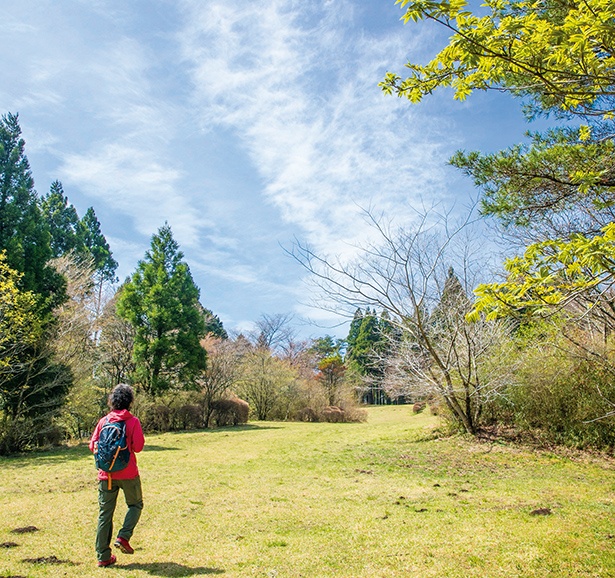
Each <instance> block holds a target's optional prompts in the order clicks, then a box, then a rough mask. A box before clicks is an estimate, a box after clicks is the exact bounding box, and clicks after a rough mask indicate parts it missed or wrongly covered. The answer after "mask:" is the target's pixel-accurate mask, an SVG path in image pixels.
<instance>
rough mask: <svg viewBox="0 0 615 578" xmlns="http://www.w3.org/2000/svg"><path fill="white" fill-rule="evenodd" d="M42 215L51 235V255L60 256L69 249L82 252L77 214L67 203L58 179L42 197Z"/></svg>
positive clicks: (81, 237)
mask: <svg viewBox="0 0 615 578" xmlns="http://www.w3.org/2000/svg"><path fill="white" fill-rule="evenodd" d="M41 205H42V210H43V215H44V217H45V219H46V221H47V225H48V227H49V232H50V235H51V256H52V257H60V256H62V255H64V254H65V253H68V252H69V251H74V252H75V253H77V254H80V253H83V251H84V248H85V247H84V244H83V235H82V234H81V227H80V224H79V215H78V214H77V210H76V209H75V207H74V206H73V205H70V204H69V203H68V197H66V196H65V195H64V189H63V188H62V183H61V182H60V181H54V182H53V183H52V184H51V188H50V190H49V194H48V195H47V196H46V197H43V199H42V203H41Z"/></svg>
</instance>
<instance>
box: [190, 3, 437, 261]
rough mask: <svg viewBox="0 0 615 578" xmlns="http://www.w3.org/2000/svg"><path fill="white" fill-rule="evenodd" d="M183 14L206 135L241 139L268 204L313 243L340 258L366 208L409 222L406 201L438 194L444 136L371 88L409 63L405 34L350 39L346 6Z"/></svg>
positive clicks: (223, 8)
mask: <svg viewBox="0 0 615 578" xmlns="http://www.w3.org/2000/svg"><path fill="white" fill-rule="evenodd" d="M183 6H184V8H185V10H186V11H187V13H188V14H189V18H187V21H188V22H189V23H188V24H187V29H186V30H184V31H182V38H183V47H184V55H185V58H186V60H187V61H188V62H189V63H190V64H191V66H192V69H193V82H194V87H195V100H196V102H197V104H198V106H199V110H200V111H201V117H202V121H203V124H204V125H206V126H207V125H212V124H223V125H225V126H227V127H231V128H232V129H233V130H234V131H235V132H236V134H237V135H238V136H239V137H240V138H241V139H242V142H243V144H244V146H245V148H246V149H247V150H248V151H249V154H250V157H251V159H252V161H253V163H254V165H255V166H256V167H257V169H258V171H259V172H260V174H261V175H262V176H263V178H264V180H265V189H264V192H263V194H264V195H265V197H266V198H267V199H268V200H269V201H270V202H271V203H273V204H274V205H275V206H276V207H277V208H278V209H279V211H280V212H281V215H282V216H283V218H284V220H285V221H286V222H287V223H291V224H293V225H295V226H296V227H298V228H299V229H300V230H301V231H303V234H304V235H306V236H307V238H308V240H309V242H310V243H313V244H314V245H315V246H316V247H317V248H323V247H326V248H328V249H331V248H332V247H336V248H338V249H339V250H340V251H347V250H348V246H349V245H348V244H347V243H345V242H343V241H354V240H357V239H360V238H361V237H363V236H365V235H367V234H368V231H367V230H366V228H365V227H364V226H363V222H362V220H361V219H360V217H359V216H360V214H361V212H362V208H365V207H370V206H373V207H376V208H377V209H378V210H384V211H391V212H392V213H394V214H395V215H397V216H398V217H400V218H401V219H403V218H407V219H409V218H411V215H412V211H411V210H410V205H411V204H412V203H413V202H417V200H418V199H419V198H437V197H438V196H439V195H440V196H441V195H442V192H441V191H442V190H444V188H445V187H444V186H443V185H444V170H443V165H444V162H443V159H444V158H446V156H445V155H443V154H442V147H441V146H440V144H439V142H438V140H437V136H441V135H437V134H436V131H433V132H432V134H428V133H429V132H430V130H429V124H426V123H425V121H424V120H423V119H420V118H418V117H417V116H416V115H413V114H412V113H411V112H410V111H409V110H408V107H407V106H406V107H402V105H401V104H400V103H399V102H398V101H396V100H395V99H393V98H385V97H383V95H382V93H381V92H380V91H379V89H378V87H377V83H378V81H379V80H380V79H381V78H382V76H383V74H384V70H385V68H386V65H385V63H386V62H391V61H393V62H396V61H403V59H404V56H405V51H406V50H407V46H404V45H403V42H402V41H401V37H400V35H393V36H391V37H387V38H378V37H373V36H372V37H370V36H369V35H368V34H367V33H364V34H363V35H362V36H361V35H357V34H356V27H353V26H349V24H351V23H350V22H349V20H351V19H352V18H353V11H352V10H351V4H350V3H348V2H344V1H342V2H336V3H331V2H319V1H315V2H313V3H310V5H309V7H306V3H305V2H303V3H294V2H288V1H283V0H273V1H272V0H267V1H264V0H262V1H253V2H247V1H246V2H241V3H240V6H238V5H237V3H233V4H229V3H227V2H223V1H221V0H218V1H213V2H211V3H210V5H209V6H208V7H207V9H204V8H203V7H202V5H201V4H200V3H199V2H189V1H186V2H184V3H183ZM342 21H345V24H346V25H345V26H341V25H340V23H341V22H342ZM349 28H350V29H353V34H352V35H348V34H345V33H344V32H343V31H344V30H348V29H349ZM405 40H406V42H407V38H406V39H405ZM418 41H419V39H415V42H418ZM426 127H427V131H426ZM426 133H427V134H426ZM405 207H407V209H408V210H406V209H405Z"/></svg>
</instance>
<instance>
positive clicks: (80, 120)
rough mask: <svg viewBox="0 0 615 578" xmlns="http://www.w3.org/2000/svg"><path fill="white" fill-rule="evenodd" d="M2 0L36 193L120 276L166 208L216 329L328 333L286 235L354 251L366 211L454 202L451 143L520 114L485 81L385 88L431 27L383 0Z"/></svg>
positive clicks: (462, 202)
mask: <svg viewBox="0 0 615 578" xmlns="http://www.w3.org/2000/svg"><path fill="white" fill-rule="evenodd" d="M2 5H3V6H2V8H3V15H2V19H1V20H0V31H1V33H0V57H1V58H2V62H3V80H2V82H1V83H0V112H2V113H6V112H12V113H19V115H20V122H21V127H22V130H23V136H24V138H25V140H26V154H27V156H28V158H29V160H30V164H31V167H32V172H33V176H34V179H35V182H36V189H37V191H38V192H39V194H41V195H42V194H45V193H47V192H48V190H49V186H50V184H51V182H52V181H53V180H55V179H59V180H60V181H62V184H63V185H64V190H65V193H66V194H67V195H68V197H69V200H70V202H72V203H73V204H74V205H75V207H76V208H77V210H78V212H79V214H80V215H83V214H84V213H85V211H86V209H87V208H88V207H89V206H93V207H94V209H95V211H96V214H97V215H98V218H99V220H100V222H101V225H102V229H103V233H104V234H105V236H106V237H107V240H108V241H109V243H110V245H111V248H112V250H113V253H114V257H115V258H116V260H117V261H118V262H119V263H120V268H119V271H118V274H119V275H120V277H121V278H124V277H126V276H127V275H129V274H130V273H131V272H132V271H133V270H134V268H135V266H136V263H137V261H138V260H139V259H141V258H143V255H144V253H145V251H146V250H147V248H148V247H149V243H150V239H151V236H152V234H154V233H155V232H156V231H157V230H158V229H159V227H161V226H162V225H163V224H164V223H165V222H168V223H169V225H170V226H171V228H172V230H173V234H174V236H175V238H176V240H177V241H178V242H179V244H180V246H181V249H182V251H183V252H184V253H185V259H186V261H187V262H188V264H189V265H190V269H191V271H192V274H193V277H194V279H195V281H196V282H197V284H198V285H199V287H200V289H201V302H202V303H203V304H204V305H205V306H206V307H208V308H210V309H212V310H213V311H214V312H215V313H216V314H218V315H219V316H220V318H221V319H222V321H223V322H224V325H225V327H227V328H228V329H231V330H232V329H240V330H246V329H249V328H250V326H251V323H253V322H254V321H255V320H256V319H257V318H258V317H259V316H260V315H261V314H263V313H264V314H269V315H273V314H277V313H292V314H294V315H295V316H296V319H297V323H298V330H299V332H300V334H301V335H303V336H318V335H324V334H326V333H331V334H337V335H339V336H343V333H344V328H343V327H342V328H341V329H340V328H337V329H335V328H333V326H335V325H336V324H337V323H339V322H340V319H339V318H336V317H335V316H333V315H332V314H331V312H324V311H320V310H318V309H314V308H312V307H308V305H307V304H308V303H310V302H311V300H312V298H313V297H314V296H313V295H311V294H310V291H311V289H310V286H309V284H307V283H306V282H305V277H306V272H305V271H304V270H303V269H302V268H301V267H300V265H299V264H298V263H296V262H295V261H294V260H293V259H291V258H290V257H288V255H287V254H286V252H285V251H284V248H286V249H289V248H291V247H292V244H293V241H294V239H299V240H301V241H302V242H304V243H308V244H309V245H310V246H311V247H312V248H314V249H315V250H316V251H318V252H321V253H326V254H329V255H342V256H344V257H345V258H351V256H352V253H353V248H352V247H353V246H354V245H356V244H357V243H360V242H363V241H366V240H368V238H369V235H370V234H371V232H370V229H369V228H368V226H367V224H366V223H365V220H364V218H363V216H362V212H363V210H364V209H365V208H372V209H373V210H374V211H376V212H378V213H383V214H385V215H387V216H388V217H389V218H391V219H394V220H396V221H397V222H398V223H399V224H410V223H411V222H412V219H413V211H414V208H416V207H417V206H420V205H421V204H422V203H425V204H432V203H439V204H440V205H441V206H442V207H446V208H448V207H459V208H461V207H464V206H466V205H467V204H468V202H469V200H470V198H472V197H475V196H476V192H475V191H474V189H473V187H472V183H471V182H470V181H469V180H468V179H465V178H464V177H462V176H461V175H460V174H458V171H456V170H455V169H453V168H451V167H448V166H447V164H446V160H447V159H448V158H449V157H450V155H451V154H452V153H453V152H454V151H455V150H457V149H469V150H473V149H478V150H483V151H491V150H497V149H499V148H504V147H506V146H509V145H512V144H513V143H515V142H518V141H520V140H521V139H522V136H523V133H524V131H525V130H527V128H528V126H527V125H526V124H525V122H524V120H523V117H522V115H521V112H520V109H519V103H518V102H514V101H512V100H510V99H509V98H508V97H506V96H505V95H501V94H498V93H495V92H493V93H482V94H476V95H473V96H472V97H470V98H469V99H468V100H467V101H466V102H464V103H459V102H456V101H454V100H453V99H452V97H451V95H450V93H447V92H444V91H442V92H441V93H437V94H436V95H434V96H432V97H431V98H429V99H427V100H426V101H425V102H424V103H422V104H420V105H418V106H414V105H411V104H410V103H409V102H407V101H405V100H401V99H398V98H395V97H386V96H384V95H383V94H382V92H381V91H380V89H379V88H378V86H377V85H378V82H379V81H380V80H381V79H382V78H383V76H384V74H385V72H386V71H387V70H394V71H397V72H400V73H402V74H403V64H404V63H405V62H406V61H407V60H408V59H409V58H411V59H412V60H414V61H426V60H427V59H428V58H429V57H430V56H433V55H434V54H435V52H436V50H437V49H438V47H440V46H441V45H442V43H443V41H445V36H443V31H441V30H438V29H437V28H434V27H431V26H427V25H418V26H417V25H406V26H404V25H403V24H402V22H401V21H400V17H401V15H402V12H401V9H400V8H399V7H397V6H396V5H395V3H394V1H393V0H354V1H350V0H310V1H309V2H305V0H304V1H302V2H299V1H296V0H251V1H247V0H237V1H235V2H229V1H228V0H147V1H146V0H131V1H130V2H125V1H124V0H62V1H61V2H59V1H57V0H12V1H11V0H6V1H4V2H2ZM460 210H461V209H460ZM300 320H304V321H305V322H306V323H302V322H300ZM307 322H309V323H307Z"/></svg>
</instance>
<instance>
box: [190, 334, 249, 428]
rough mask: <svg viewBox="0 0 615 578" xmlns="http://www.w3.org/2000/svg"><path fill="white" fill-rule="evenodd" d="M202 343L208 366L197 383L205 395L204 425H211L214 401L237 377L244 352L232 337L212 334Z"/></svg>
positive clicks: (219, 397) (225, 391) (222, 395)
mask: <svg viewBox="0 0 615 578" xmlns="http://www.w3.org/2000/svg"><path fill="white" fill-rule="evenodd" d="M201 345H202V346H203V347H204V348H205V349H206V351H207V368H206V369H205V370H204V371H203V372H202V373H201V375H200V376H199V377H198V378H197V380H196V383H197V386H198V387H199V389H200V391H201V393H202V396H203V421H204V425H205V427H209V422H210V419H211V416H212V414H213V411H214V406H213V404H214V402H216V401H218V400H219V399H221V398H223V397H224V396H225V394H227V393H228V392H229V390H230V388H231V387H232V385H233V384H234V383H235V380H236V379H237V376H238V373H239V366H240V363H241V357H242V352H241V348H240V347H237V346H236V344H235V343H234V342H233V341H231V340H230V339H218V338H216V337H213V336H211V335H209V336H208V337H206V338H205V339H203V340H201Z"/></svg>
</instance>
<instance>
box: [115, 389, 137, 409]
mask: <svg viewBox="0 0 615 578" xmlns="http://www.w3.org/2000/svg"><path fill="white" fill-rule="evenodd" d="M134 398H135V395H134V393H133V391H132V387H130V386H129V385H126V384H125V383H118V384H117V385H116V386H115V387H114V388H113V391H112V392H111V393H110V394H109V407H110V408H111V409H117V410H120V409H130V406H131V405H132V402H133V400H134Z"/></svg>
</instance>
